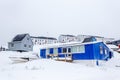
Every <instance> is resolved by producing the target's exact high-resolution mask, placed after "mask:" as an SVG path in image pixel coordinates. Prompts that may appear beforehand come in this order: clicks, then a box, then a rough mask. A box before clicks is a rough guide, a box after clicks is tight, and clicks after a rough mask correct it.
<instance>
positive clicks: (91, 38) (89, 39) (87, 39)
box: [83, 36, 96, 43]
mask: <svg viewBox="0 0 120 80" xmlns="http://www.w3.org/2000/svg"><path fill="white" fill-rule="evenodd" d="M93 39H95V37H93V36H92V37H89V38H85V39H84V40H83V43H85V42H92V41H94V40H93ZM95 40H96V39H95Z"/></svg>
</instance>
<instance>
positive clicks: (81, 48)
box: [40, 41, 113, 61]
mask: <svg viewBox="0 0 120 80" xmlns="http://www.w3.org/2000/svg"><path fill="white" fill-rule="evenodd" d="M40 57H41V58H50V57H53V58H54V57H57V58H64V59H70V60H72V61H74V60H82V61H84V60H89V61H90V60H95V61H99V60H104V61H107V60H109V59H111V58H112V57H113V53H112V51H111V50H110V49H109V48H108V47H107V46H106V44H104V43H103V42H96V41H95V42H87V43H79V42H76V43H75V42H74V43H64V44H63V43H62V44H58V45H51V46H47V47H45V48H42V49H40Z"/></svg>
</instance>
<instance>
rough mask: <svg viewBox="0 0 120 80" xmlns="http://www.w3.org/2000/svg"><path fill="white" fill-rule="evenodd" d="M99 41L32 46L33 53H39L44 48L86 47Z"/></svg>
mask: <svg viewBox="0 0 120 80" xmlns="http://www.w3.org/2000/svg"><path fill="white" fill-rule="evenodd" d="M98 42H100V41H94V42H86V43H81V42H68V43H54V44H45V45H34V46H33V51H39V50H40V49H44V48H52V47H63V46H64V47H65V46H66V47H67V46H74V45H86V44H95V43H98Z"/></svg>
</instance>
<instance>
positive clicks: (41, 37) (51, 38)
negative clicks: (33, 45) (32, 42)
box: [31, 36, 57, 40]
mask: <svg viewBox="0 0 120 80" xmlns="http://www.w3.org/2000/svg"><path fill="white" fill-rule="evenodd" d="M31 38H38V39H50V40H57V39H56V38H53V37H43V36H40V37H34V36H31Z"/></svg>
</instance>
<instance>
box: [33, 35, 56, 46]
mask: <svg viewBox="0 0 120 80" xmlns="http://www.w3.org/2000/svg"><path fill="white" fill-rule="evenodd" d="M31 39H32V41H33V44H34V45H43V44H53V43H57V42H58V41H57V39H56V38H53V37H43V36H41V37H34V36H31Z"/></svg>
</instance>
